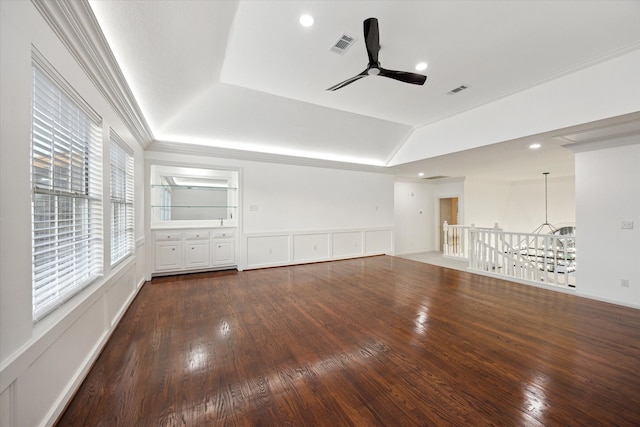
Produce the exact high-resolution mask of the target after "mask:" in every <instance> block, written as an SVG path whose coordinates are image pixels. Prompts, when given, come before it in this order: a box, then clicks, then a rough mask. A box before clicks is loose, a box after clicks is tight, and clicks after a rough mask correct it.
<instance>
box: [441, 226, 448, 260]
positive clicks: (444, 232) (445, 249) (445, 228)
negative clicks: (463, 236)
mask: <svg viewBox="0 0 640 427" xmlns="http://www.w3.org/2000/svg"><path fill="white" fill-rule="evenodd" d="M442 238H443V240H444V242H442V253H443V255H449V224H448V223H447V221H445V222H444V224H442Z"/></svg>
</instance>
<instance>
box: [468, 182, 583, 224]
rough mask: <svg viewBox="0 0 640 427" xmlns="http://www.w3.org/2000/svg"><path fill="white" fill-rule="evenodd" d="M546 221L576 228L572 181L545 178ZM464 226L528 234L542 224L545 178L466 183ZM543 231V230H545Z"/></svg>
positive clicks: (573, 185) (543, 218)
mask: <svg viewBox="0 0 640 427" xmlns="http://www.w3.org/2000/svg"><path fill="white" fill-rule="evenodd" d="M547 188H548V192H547V213H548V215H547V218H548V220H549V223H551V224H552V225H554V226H555V227H562V226H565V225H575V212H576V208H575V179H574V178H573V177H552V176H549V178H548V186H547ZM464 195H465V200H466V204H465V207H464V212H465V218H466V220H465V222H464V223H465V225H471V224H475V225H476V226H478V227H493V225H494V224H495V223H496V222H497V223H498V224H499V225H500V227H501V228H502V229H504V230H506V231H518V232H525V233H530V232H532V231H533V230H535V229H536V228H537V227H539V226H540V225H541V224H542V223H544V222H545V194H544V177H543V176H542V175H540V179H537V180H524V181H512V182H506V181H503V182H500V181H488V180H484V179H481V178H474V177H469V178H467V179H466V180H465V184H464ZM545 232H546V230H545Z"/></svg>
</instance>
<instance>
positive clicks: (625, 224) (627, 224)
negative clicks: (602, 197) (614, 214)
mask: <svg viewBox="0 0 640 427" xmlns="http://www.w3.org/2000/svg"><path fill="white" fill-rule="evenodd" d="M620 228H621V229H623V230H633V221H620Z"/></svg>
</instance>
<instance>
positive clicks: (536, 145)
mask: <svg viewBox="0 0 640 427" xmlns="http://www.w3.org/2000/svg"><path fill="white" fill-rule="evenodd" d="M540 147H542V144H538V143H537V142H536V143H535V144H531V145H530V146H529V148H531V149H532V150H537V149H538V148H540Z"/></svg>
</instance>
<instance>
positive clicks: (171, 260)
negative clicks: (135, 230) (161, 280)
mask: <svg viewBox="0 0 640 427" xmlns="http://www.w3.org/2000/svg"><path fill="white" fill-rule="evenodd" d="M181 248H182V242H162V243H156V271H165V270H179V269H181V268H182V251H181Z"/></svg>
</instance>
